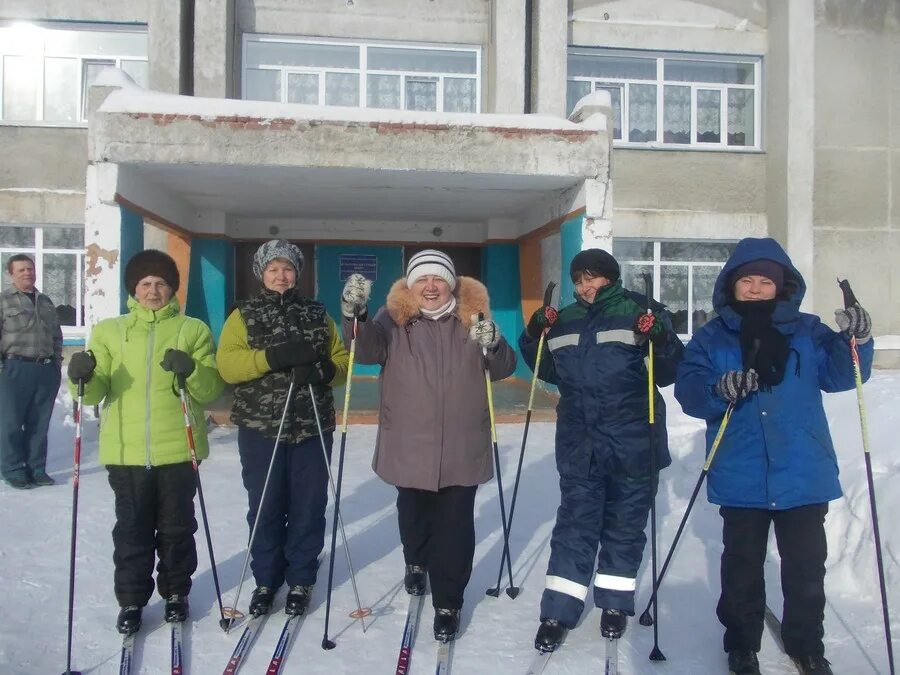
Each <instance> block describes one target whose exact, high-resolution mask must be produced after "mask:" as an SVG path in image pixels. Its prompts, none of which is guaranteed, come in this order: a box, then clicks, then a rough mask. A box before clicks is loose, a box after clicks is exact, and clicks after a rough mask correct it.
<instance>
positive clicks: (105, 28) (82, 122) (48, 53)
mask: <svg viewBox="0 0 900 675" xmlns="http://www.w3.org/2000/svg"><path fill="white" fill-rule="evenodd" d="M11 23H13V22H11V21H0V27H4V26H8V25H9V24H11ZM26 23H29V24H33V25H35V26H36V27H39V28H43V29H47V30H61V31H79V30H84V31H101V32H107V33H116V32H121V33H142V34H146V33H147V27H146V26H140V25H119V24H105V23H80V22H79V23H58V22H47V21H33V22H32V21H29V22H26ZM7 56H31V57H33V58H39V59H40V63H41V67H40V68H39V69H38V70H40V73H39V74H38V75H37V83H36V89H37V91H36V94H35V96H36V100H35V106H36V110H37V113H38V118H37V119H34V120H5V119H3V103H4V101H3V92H4V89H3V71H4V59H5V58H6V57H7ZM48 57H50V58H53V57H59V58H67V59H73V60H76V59H77V60H78V101H77V110H78V119H77V120H76V121H74V122H64V121H59V120H50V121H47V120H44V79H45V74H46V70H47V69H46V65H45V63H46V59H47V58H48ZM90 61H114V62H115V67H116V68H121V67H122V61H142V62H145V63H148V64H149V58H148V57H146V56H145V57H144V58H140V57H137V56H121V55H115V54H93V53H88V54H78V55H77V56H76V55H73V54H58V53H56V52H54V51H53V50H48V49H47V47H46V46H45V44H44V43H43V42H42V43H41V46H40V51H38V50H37V49H35V50H34V51H33V52H30V53H27V54H23V53H18V52H16V53H13V52H12V51H10V52H5V51H3V45H2V43H0V126H48V127H85V126H87V118H86V117H85V114H84V113H85V107H86V100H85V93H86V92H85V91H84V90H85V87H84V76H85V62H90Z"/></svg>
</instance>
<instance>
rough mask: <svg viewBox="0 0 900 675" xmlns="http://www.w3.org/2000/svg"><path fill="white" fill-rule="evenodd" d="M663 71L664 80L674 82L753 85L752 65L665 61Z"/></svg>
mask: <svg viewBox="0 0 900 675" xmlns="http://www.w3.org/2000/svg"><path fill="white" fill-rule="evenodd" d="M663 69H664V73H665V78H666V80H674V81H676V82H718V83H723V84H753V64H752V63H723V62H721V61H720V62H716V61H680V60H678V59H666V60H665V63H664V66H663Z"/></svg>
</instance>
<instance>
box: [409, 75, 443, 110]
mask: <svg viewBox="0 0 900 675" xmlns="http://www.w3.org/2000/svg"><path fill="white" fill-rule="evenodd" d="M406 109H407V110H437V78H436V77H407V78H406Z"/></svg>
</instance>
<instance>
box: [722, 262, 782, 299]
mask: <svg viewBox="0 0 900 675" xmlns="http://www.w3.org/2000/svg"><path fill="white" fill-rule="evenodd" d="M751 275H759V276H761V277H766V278H767V279H771V281H772V282H773V283H774V284H775V292H776V293H781V290H782V289H783V288H784V267H782V266H781V265H779V264H778V263H777V262H775V261H774V260H766V259H765V258H760V259H759V260H751V261H750V262H746V263H744V264H743V265H741V266H740V267H738V268H737V269H736V270H734V272H732V273H731V287H732V288H733V287H734V285H735V284H736V283H737V280H738V279H740V278H742V277H748V276H751Z"/></svg>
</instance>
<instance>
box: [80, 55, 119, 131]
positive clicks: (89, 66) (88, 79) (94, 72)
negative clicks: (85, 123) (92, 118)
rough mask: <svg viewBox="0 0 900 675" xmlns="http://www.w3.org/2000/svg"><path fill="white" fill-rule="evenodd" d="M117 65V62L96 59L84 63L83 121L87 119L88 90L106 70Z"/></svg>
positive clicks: (82, 90) (82, 85)
mask: <svg viewBox="0 0 900 675" xmlns="http://www.w3.org/2000/svg"><path fill="white" fill-rule="evenodd" d="M115 65H116V62H115V61H111V60H100V59H95V60H93V61H85V62H84V74H83V76H82V81H81V96H82V99H81V100H82V112H81V116H82V119H87V105H88V89H89V88H90V86H91V85H92V84H93V83H94V82H95V81H96V79H97V76H98V75H99V74H100V72H101V71H102V70H103V69H104V68H109V67H110V66H115Z"/></svg>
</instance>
